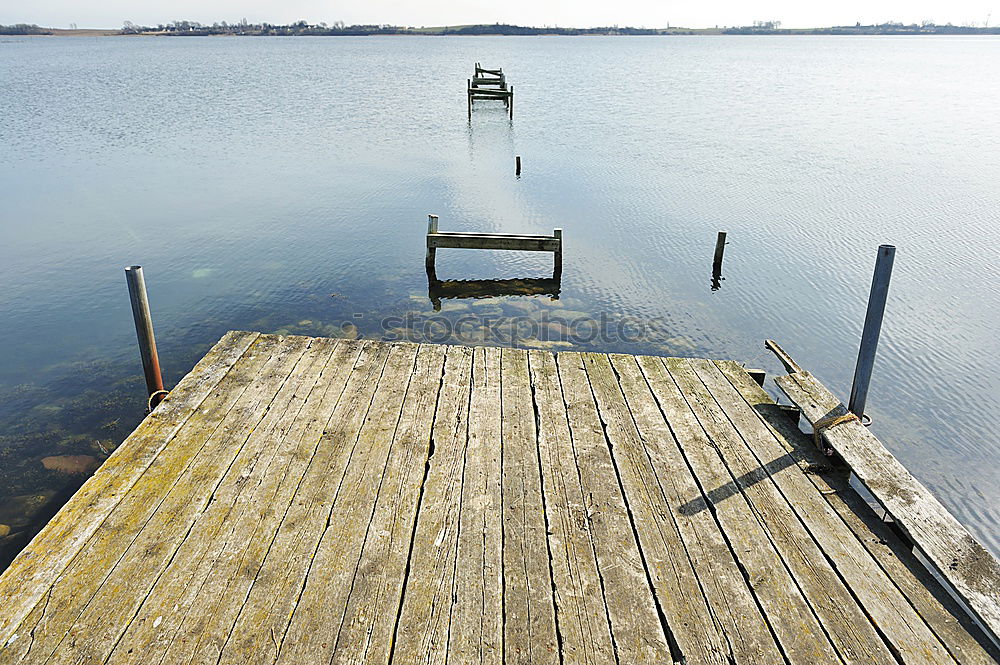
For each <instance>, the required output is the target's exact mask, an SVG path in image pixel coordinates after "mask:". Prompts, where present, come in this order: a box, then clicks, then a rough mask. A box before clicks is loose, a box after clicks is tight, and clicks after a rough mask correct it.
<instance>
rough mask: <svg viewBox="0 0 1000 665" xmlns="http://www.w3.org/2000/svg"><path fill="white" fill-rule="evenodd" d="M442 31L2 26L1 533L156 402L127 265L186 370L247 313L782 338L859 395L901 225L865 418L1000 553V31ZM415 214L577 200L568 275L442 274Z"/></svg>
mask: <svg viewBox="0 0 1000 665" xmlns="http://www.w3.org/2000/svg"><path fill="white" fill-rule="evenodd" d="M428 44H429V42H428V41H427V40H426V39H423V38H413V39H411V38H407V37H393V38H387V39H378V38H357V39H354V38H337V39H278V38H276V39H269V38H253V39H226V40H223V39H211V38H205V39H201V38H191V39H184V40H166V39H165V40H135V39H127V38H123V39H118V38H80V39H77V38H59V39H11V40H5V41H4V42H3V43H0V89H2V90H3V91H4V92H3V94H2V95H0V145H2V146H3V149H2V150H0V196H2V198H3V205H2V206H0V283H2V284H3V287H4V288H3V289H0V316H2V323H3V325H0V349H3V353H2V355H0V539H2V540H3V541H4V542H8V543H10V542H12V540H17V539H21V540H20V542H23V539H24V538H25V537H26V534H30V532H31V530H32V529H33V526H32V524H38V523H39V522H40V521H41V520H44V519H45V515H46V513H47V511H50V510H51V509H52V506H53V505H56V504H58V503H59V502H60V501H61V497H62V496H64V493H65V492H66V491H69V490H71V489H72V488H73V487H74V486H76V485H78V484H79V483H80V482H81V481H82V479H83V478H85V477H86V475H85V472H83V473H77V472H76V471H77V470H83V469H87V468H88V467H89V466H92V465H93V463H95V462H99V461H100V460H101V459H103V458H104V457H106V456H107V455H108V454H109V453H110V452H111V451H113V450H114V448H115V447H116V446H117V445H119V444H120V442H121V441H122V439H123V438H124V437H125V436H126V435H127V433H128V432H130V431H131V430H132V429H133V428H134V427H135V425H136V424H137V423H138V421H139V419H140V418H141V417H142V414H143V411H144V408H145V394H144V385H143V379H142V372H141V366H140V363H139V359H138V354H137V352H136V349H135V337H134V330H133V328H132V321H131V314H130V310H129V302H128V297H127V293H126V289H125V283H124V279H123V278H122V273H121V268H122V266H124V265H129V264H142V265H143V266H144V268H145V273H146V278H147V283H148V287H149V296H150V302H151V306H152V310H153V318H154V323H155V325H156V332H157V341H158V346H159V352H160V359H161V362H162V364H163V368H164V380H165V382H166V383H167V384H168V385H172V384H174V383H176V381H177V380H179V378H180V377H181V376H183V375H184V373H185V372H186V371H187V370H189V369H190V368H191V367H192V366H193V365H194V363H195V362H196V361H197V360H198V358H200V357H201V356H202V355H203V354H204V353H205V352H206V351H207V350H208V349H209V348H210V347H211V345H212V344H213V343H214V342H215V341H216V340H218V338H219V337H221V336H222V334H224V333H225V332H226V331H227V330H229V329H249V330H259V331H263V332H272V333H273V332H278V333H294V334H305V335H328V336H338V337H368V338H380V339H382V338H384V339H415V340H419V341H432V342H443V341H466V340H468V343H483V344H497V345H499V344H516V345H519V346H531V347H537V348H553V349H565V348H573V349H586V350H602V351H619V352H629V353H656V354H664V355H682V356H694V355H697V356H708V357H717V358H733V359H737V360H740V361H745V362H746V363H747V364H748V365H753V366H764V367H765V369H768V370H769V372H770V373H771V374H774V373H777V372H779V371H780V367H779V366H778V365H777V363H775V362H774V361H773V360H771V359H770V354H768V353H767V352H766V351H765V350H764V349H763V348H762V342H763V340H764V339H766V338H774V339H777V340H778V341H779V342H781V343H782V345H783V346H784V348H786V349H787V350H788V351H789V352H790V353H792V354H793V356H794V357H795V358H796V359H797V360H798V361H799V362H800V363H802V364H803V365H804V366H806V367H808V368H809V369H810V370H811V371H812V372H813V373H815V374H816V375H817V376H818V377H820V378H821V379H822V380H823V381H824V383H826V384H827V385H828V386H829V387H830V388H831V389H832V390H834V391H835V392H837V393H838V394H840V395H841V396H842V397H845V398H846V393H847V390H848V388H849V386H850V380H851V376H852V373H853V366H854V360H855V358H856V357H857V343H858V339H859V335H860V328H861V324H862V321H863V319H864V311H865V302H866V298H867V295H868V287H869V284H870V279H871V263H872V260H873V259H874V252H875V249H876V247H877V246H878V245H879V244H882V243H891V244H895V245H896V246H897V247H898V248H899V250H898V251H899V256H898V260H897V263H896V267H895V275H894V277H893V286H892V290H891V292H890V301H889V305H888V308H887V313H886V323H885V328H884V333H883V337H882V341H881V343H880V348H879V360H878V363H877V366H876V368H875V376H874V379H873V382H872V386H871V396H870V399H869V406H868V410H869V411H870V412H871V413H872V415H873V416H874V417H875V425H874V426H873V430H875V432H876V433H877V434H878V435H879V436H880V438H882V439H883V440H884V441H885V442H886V444H887V445H888V446H889V447H890V448H891V449H892V450H893V451H894V452H895V453H896V454H897V455H898V456H899V457H900V459H901V460H902V461H903V463H904V464H905V465H906V466H907V467H908V468H910V469H912V470H913V472H914V473H915V474H916V475H917V477H918V478H920V479H921V480H922V481H923V482H924V483H925V484H927V485H928V486H929V487H930V488H931V489H932V491H934V492H935V493H936V494H937V495H938V496H940V497H941V498H942V500H943V501H944V502H945V504H946V505H947V506H948V507H949V508H950V509H951V510H953V511H954V512H955V514H956V515H957V516H958V517H959V519H961V520H962V521H963V522H964V523H965V524H967V525H969V526H970V528H971V529H972V530H973V531H974V532H975V533H976V534H977V535H978V536H979V537H980V538H981V539H982V540H983V541H984V542H985V543H987V544H988V546H990V547H992V548H993V549H994V550H1000V537H998V534H997V528H996V525H997V524H998V523H1000V479H998V472H997V468H998V464H997V461H998V460H1000V442H998V441H997V438H996V436H995V432H996V431H997V430H998V429H1000V346H998V342H997V336H996V321H998V320H1000V295H998V294H1000V273H998V271H997V270H996V266H995V265H994V264H995V254H994V253H990V252H983V251H982V247H984V246H986V247H994V246H996V244H997V243H998V241H1000V236H998V234H1000V212H998V211H1000V190H998V189H997V187H996V183H997V182H1000V151H997V150H995V149H994V146H993V144H992V143H991V141H990V137H995V136H998V135H1000V114H996V113H995V109H996V108H997V107H998V106H1000V88H998V87H997V86H996V85H995V83H994V80H995V76H994V74H995V72H993V69H994V65H995V63H996V62H998V61H1000V39H996V38H954V39H952V38H945V37H936V38H934V39H895V38H837V37H820V38H811V37H802V38H796V39H786V38H780V37H779V38H773V39H772V38H768V37H759V38H753V39H746V38H732V39H730V38H726V37H718V38H711V39H709V38H705V39H700V38H684V39H671V38H638V37H637V38H598V37H593V38H580V39H577V38H570V37H560V38H535V37H532V38H524V39H522V38H516V37H510V38H476V39H466V38H454V39H452V38H439V39H435V40H434V43H433V48H432V49H430V48H428ZM476 61H489V62H498V63H503V67H504V71H505V73H508V74H509V76H510V77H511V79H512V80H516V81H517V89H518V91H517V94H518V112H517V115H516V116H515V119H514V121H513V122H511V121H510V120H509V119H508V118H507V116H506V114H505V113H504V109H503V107H502V105H496V107H495V108H494V107H493V106H492V105H483V108H482V109H478V110H477V112H476V117H475V119H474V122H472V123H471V124H469V123H468V122H467V119H466V108H465V103H466V100H465V99H464V97H463V96H464V87H465V80H466V78H467V73H466V70H467V68H468V67H469V65H470V63H473V62H476ZM553 62H574V63H576V65H577V66H578V67H579V68H580V69H581V70H582V71H587V74H588V75H587V77H586V81H582V82H580V84H579V85H574V86H570V87H567V86H565V85H564V84H563V72H561V71H560V70H559V69H558V68H553V67H552V66H551V63H553ZM914 63H920V67H915V66H914ZM400 68H410V69H414V70H416V69H418V68H419V70H420V71H421V72H422V77H423V78H422V84H421V88H422V89H421V91H420V94H419V95H413V94H412V93H411V92H410V91H409V90H407V89H404V88H401V87H400V86H399V85H398V81H397V80H395V79H394V72H397V71H399V69H400ZM636 72H642V76H636ZM515 155H521V156H522V157H523V159H524V161H525V164H526V166H528V168H526V169H525V170H523V171H522V173H521V174H520V177H519V178H518V177H517V175H516V174H515V172H514V170H515V169H513V168H512V162H514V156H515ZM427 211H435V212H436V213H439V214H440V215H441V217H442V219H447V220H465V221H460V222H458V223H456V226H458V227H459V228H452V225H451V224H450V223H449V230H454V231H479V232H501V231H502V232H505V233H528V234H541V233H548V232H550V231H551V229H553V228H562V229H565V233H566V235H567V236H568V237H569V238H571V239H572V242H571V244H570V245H567V247H566V254H565V268H564V272H563V279H562V280H561V282H559V283H557V284H554V285H545V284H543V283H542V282H544V281H545V280H538V281H537V282H535V283H534V284H533V283H532V282H533V281H534V280H522V279H518V278H522V277H524V276H526V275H547V274H549V271H550V270H551V267H552V263H551V261H552V257H551V256H549V255H547V254H535V253H529V254H525V253H520V252H496V253H493V252H483V251H476V252H442V253H441V254H440V256H439V257H438V265H437V269H438V270H439V271H440V274H441V275H456V276H462V277H494V276H495V277H496V278H497V280H496V281H495V282H494V281H490V282H468V283H465V286H464V287H463V286H458V285H452V284H453V283H452V282H447V281H445V282H441V283H440V284H437V285H435V284H434V283H428V281H427V276H426V274H425V272H424V270H423V269H422V268H421V260H422V259H423V257H424V242H423V241H424V236H425V231H426V227H425V223H424V222H423V219H424V217H423V215H424V213H426V212H427ZM463 225H464V226H463ZM720 228H725V229H727V230H728V231H729V232H730V237H731V238H733V239H734V240H735V242H732V243H731V244H730V245H729V246H728V247H726V255H725V265H724V270H720V271H719V274H718V276H717V278H715V283H714V284H712V286H716V287H721V286H724V287H725V288H717V289H716V290H714V291H713V290H712V289H711V288H706V286H708V285H707V284H706V281H708V280H707V279H706V278H707V277H708V275H709V272H708V264H709V262H710V261H712V258H711V257H712V243H713V242H714V241H715V239H716V235H717V232H718V229H720ZM713 272H715V271H713ZM723 278H725V281H723ZM515 284H516V285H517V286H516V288H515ZM508 286H510V287H511V290H512V291H516V292H514V293H511V292H505V289H506V288H507V287H508ZM536 287H537V291H535V292H532V290H533V289H535V288H536ZM491 289H493V290H492V291H491ZM463 290H464V293H463ZM769 389H771V390H773V386H771V387H770V388H769ZM53 458H59V460H58V461H54V460H53ZM46 459H48V460H49V461H48V464H46V463H45V461H44V460H46ZM90 460H93V462H91V461H90ZM60 492H62V493H63V494H60Z"/></svg>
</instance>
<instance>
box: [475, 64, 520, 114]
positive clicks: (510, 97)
mask: <svg viewBox="0 0 1000 665" xmlns="http://www.w3.org/2000/svg"><path fill="white" fill-rule="evenodd" d="M466 98H467V101H468V107H469V120H472V107H473V104H474V103H475V101H476V100H477V99H480V100H484V99H485V100H495V99H499V100H500V101H502V102H503V103H504V106H506V108H507V113H508V115H509V116H510V119H511V120H513V119H514V86H510V87H508V86H507V77H506V75H505V74H504V73H503V69H485V68H483V67H482V66H481V65H480V64H479V63H478V62H477V63H476V69H475V72H474V73H473V75H472V78H471V79H468V80H467V81H466Z"/></svg>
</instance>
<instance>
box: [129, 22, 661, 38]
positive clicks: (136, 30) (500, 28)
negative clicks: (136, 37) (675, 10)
mask: <svg viewBox="0 0 1000 665" xmlns="http://www.w3.org/2000/svg"><path fill="white" fill-rule="evenodd" d="M122 32H123V33H124V34H163V35H178V36H198V35H278V36H308V35H316V36H328V35H332V36H336V35H343V36H350V35H430V34H433V35H656V34H662V33H665V32H667V31H665V30H654V29H649V28H629V27H624V28H620V27H618V26H613V27H604V28H558V27H544V28H533V27H525V26H519V25H508V24H501V23H495V24H491V25H463V26H455V27H444V28H427V29H425V28H411V27H403V26H398V25H388V24H383V25H374V24H372V25H345V24H344V22H343V21H335V22H333V23H332V24H326V23H322V22H321V23H309V22H307V21H296V22H295V23H290V24H288V25H274V24H271V23H248V22H247V20H246V19H243V20H242V21H240V22H238V23H227V22H225V21H222V22H221V23H213V24H212V25H204V24H201V23H198V22H197V21H172V22H170V23H165V24H164V23H161V24H159V25H156V26H141V25H136V24H134V23H132V22H131V21H125V24H124V26H123V27H122Z"/></svg>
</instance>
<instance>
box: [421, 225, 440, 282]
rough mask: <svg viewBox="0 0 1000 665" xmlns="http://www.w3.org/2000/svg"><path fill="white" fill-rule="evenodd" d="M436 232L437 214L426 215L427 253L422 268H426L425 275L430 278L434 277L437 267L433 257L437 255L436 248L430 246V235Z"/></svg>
mask: <svg viewBox="0 0 1000 665" xmlns="http://www.w3.org/2000/svg"><path fill="white" fill-rule="evenodd" d="M437 232H438V216H437V215H427V236H428V242H427V254H426V255H425V256H424V268H425V269H426V270H427V276H428V277H430V278H431V279H436V274H437V269H436V268H435V266H434V259H435V257H436V255H437V249H436V248H434V247H432V246H431V243H430V235H431V234H432V233H437Z"/></svg>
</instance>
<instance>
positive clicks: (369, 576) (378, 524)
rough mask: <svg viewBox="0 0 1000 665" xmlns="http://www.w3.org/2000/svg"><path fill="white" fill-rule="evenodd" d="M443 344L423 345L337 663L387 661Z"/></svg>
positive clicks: (338, 646) (340, 640)
mask: <svg viewBox="0 0 1000 665" xmlns="http://www.w3.org/2000/svg"><path fill="white" fill-rule="evenodd" d="M445 348H446V347H443V346H435V345H423V346H421V347H420V350H419V352H418V353H417V361H416V366H415V367H414V371H413V376H412V377H411V378H410V385H409V386H408V387H407V390H406V398H405V400H404V403H403V411H402V413H401V415H400V418H399V425H398V426H397V427H396V432H395V434H394V435H393V441H392V446H391V449H390V452H389V459H388V461H387V462H386V465H385V473H384V475H383V478H382V481H381V484H380V486H379V492H378V498H377V499H376V500H375V510H374V513H373V515H372V521H371V527H370V528H369V531H368V537H367V538H366V539H365V544H364V548H363V550H362V553H361V560H360V561H359V562H358V572H357V575H356V579H355V582H354V584H353V587H352V590H351V597H350V599H349V600H348V603H347V610H346V612H345V615H344V621H343V627H342V628H341V630H340V633H339V635H338V637H337V642H336V646H335V648H334V654H333V661H332V662H333V663H334V665H338V664H340V663H387V662H388V661H389V653H390V648H391V645H392V635H393V631H394V629H395V627H396V617H397V615H398V612H399V605H400V598H401V595H402V593H403V584H404V582H405V576H406V569H407V564H408V562H409V554H410V544H411V542H412V536H413V527H414V523H415V521H416V517H417V505H418V502H419V500H420V489H421V486H422V483H423V479H424V468H425V465H426V463H427V457H428V454H429V452H430V442H431V427H432V425H433V423H434V409H435V407H436V406H437V400H438V392H439V389H440V385H441V379H442V371H443V368H444V358H445ZM341 645H347V646H346V647H345V648H342V647H341Z"/></svg>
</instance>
